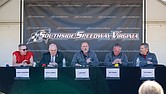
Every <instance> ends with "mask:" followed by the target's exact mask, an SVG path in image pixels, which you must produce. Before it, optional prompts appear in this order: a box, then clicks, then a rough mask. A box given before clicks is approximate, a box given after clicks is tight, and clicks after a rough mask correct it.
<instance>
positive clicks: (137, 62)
mask: <svg viewBox="0 0 166 94" xmlns="http://www.w3.org/2000/svg"><path fill="white" fill-rule="evenodd" d="M139 66H140V59H139V58H138V57H137V59H136V67H139Z"/></svg>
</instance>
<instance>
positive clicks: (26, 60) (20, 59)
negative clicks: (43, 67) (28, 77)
mask: <svg viewBox="0 0 166 94" xmlns="http://www.w3.org/2000/svg"><path fill="white" fill-rule="evenodd" d="M18 49H19V51H15V52H13V60H12V65H13V66H33V57H34V55H33V53H32V52H30V51H28V50H27V47H26V45H25V44H20V45H18Z"/></svg>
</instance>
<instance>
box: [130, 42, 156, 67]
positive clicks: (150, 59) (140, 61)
mask: <svg viewBox="0 0 166 94" xmlns="http://www.w3.org/2000/svg"><path fill="white" fill-rule="evenodd" d="M157 64H158V61H157V58H156V55H155V54H154V53H150V52H149V45H148V44H147V43H142V44H141V45H140V52H139V54H137V55H136V57H135V58H134V60H133V65H134V67H150V66H151V67H152V66H153V65H157Z"/></svg>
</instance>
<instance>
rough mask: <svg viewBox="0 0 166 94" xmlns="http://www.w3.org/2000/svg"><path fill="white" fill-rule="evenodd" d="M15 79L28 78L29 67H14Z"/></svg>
mask: <svg viewBox="0 0 166 94" xmlns="http://www.w3.org/2000/svg"><path fill="white" fill-rule="evenodd" d="M15 79H30V78H29V68H16V77H15Z"/></svg>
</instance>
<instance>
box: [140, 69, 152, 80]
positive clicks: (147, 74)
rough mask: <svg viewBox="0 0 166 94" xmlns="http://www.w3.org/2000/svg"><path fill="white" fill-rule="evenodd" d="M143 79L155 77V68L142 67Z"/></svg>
mask: <svg viewBox="0 0 166 94" xmlns="http://www.w3.org/2000/svg"><path fill="white" fill-rule="evenodd" d="M141 79H155V68H142V69H141Z"/></svg>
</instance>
